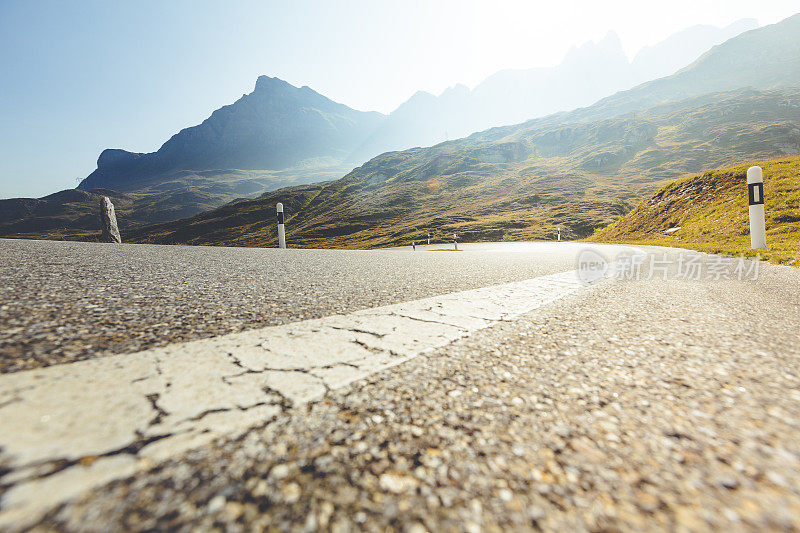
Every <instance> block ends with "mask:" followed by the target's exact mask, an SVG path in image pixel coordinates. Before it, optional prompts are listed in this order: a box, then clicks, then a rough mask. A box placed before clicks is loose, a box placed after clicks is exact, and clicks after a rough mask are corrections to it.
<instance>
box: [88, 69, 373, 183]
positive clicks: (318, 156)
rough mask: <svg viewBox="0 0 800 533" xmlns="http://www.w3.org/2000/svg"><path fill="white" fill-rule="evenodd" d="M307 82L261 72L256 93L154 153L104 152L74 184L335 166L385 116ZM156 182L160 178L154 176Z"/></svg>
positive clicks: (226, 108) (140, 181)
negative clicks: (223, 171) (346, 102)
mask: <svg viewBox="0 0 800 533" xmlns="http://www.w3.org/2000/svg"><path fill="white" fill-rule="evenodd" d="M383 118H384V117H383V115H381V114H379V113H375V112H369V113H366V112H362V111H356V110H354V109H351V108H349V107H347V106H345V105H343V104H339V103H336V102H333V101H332V100H329V99H328V98H326V97H324V96H322V95H321V94H319V93H317V92H315V91H313V90H312V89H310V88H308V87H301V88H297V87H294V86H293V85H290V84H288V83H286V82H285V81H283V80H280V79H278V78H269V77H267V76H261V77H259V78H258V80H257V81H256V86H255V90H254V91H253V92H252V93H250V94H246V95H243V96H242V97H241V98H240V99H239V100H237V101H236V102H234V103H233V104H231V105H227V106H224V107H222V108H220V109H218V110H216V111H214V112H213V113H212V114H211V116H210V117H209V118H207V119H206V120H204V121H203V123H202V124H200V125H198V126H193V127H191V128H186V129H184V130H181V131H180V132H179V133H177V134H175V135H174V136H172V138H170V139H169V140H168V141H167V142H166V143H164V145H163V146H161V148H160V149H159V150H158V151H157V152H154V153H149V154H136V153H131V152H127V151H125V150H118V149H109V150H104V151H103V153H101V154H100V157H99V158H98V160H97V170H95V171H94V172H92V173H91V174H90V175H89V176H88V177H87V178H86V179H84V180H83V181H82V182H81V184H80V185H79V186H78V188H79V189H83V190H88V189H94V188H100V187H103V188H113V189H117V190H121V191H131V190H138V189H140V188H141V187H142V184H143V182H152V181H153V180H154V179H156V178H160V177H163V176H165V175H169V174H170V173H174V172H176V171H187V170H189V171H206V170H212V169H240V170H285V169H290V168H298V167H299V168H301V169H308V168H330V167H339V165H341V163H342V161H343V160H344V159H345V157H346V156H347V155H348V154H350V153H351V152H352V151H353V150H354V149H355V148H356V147H357V146H359V145H360V144H361V143H363V141H364V139H366V137H367V136H368V135H369V134H370V133H371V132H372V131H373V130H374V129H375V127H376V126H377V125H378V123H379V122H381V121H382V120H383ZM156 181H158V180H156Z"/></svg>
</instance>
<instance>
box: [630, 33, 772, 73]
mask: <svg viewBox="0 0 800 533" xmlns="http://www.w3.org/2000/svg"><path fill="white" fill-rule="evenodd" d="M756 28H758V21H756V20H755V19H741V20H738V21H736V22H734V23H733V24H730V25H728V26H725V27H724V28H717V27H715V26H708V25H697V26H692V27H690V28H687V29H685V30H683V31H680V32H678V33H676V34H674V35H672V36H670V37H668V38H667V39H665V40H663V41H661V42H660V43H658V44H656V45H653V46H646V47H644V48H642V49H641V50H640V51H639V52H638V53H637V54H636V57H634V58H633V61H632V62H631V67H632V69H633V71H634V77H635V79H636V83H637V84H639V83H643V82H646V81H649V80H655V79H658V78H661V77H664V76H668V75H670V74H673V73H674V72H677V71H678V70H680V69H682V68H683V67H686V66H687V65H690V64H691V63H693V62H694V61H696V60H697V59H698V58H699V57H700V56H701V55H702V54H704V53H705V52H707V51H708V50H710V49H711V48H712V47H714V46H716V45H718V44H722V43H723V42H725V41H727V40H728V39H732V38H733V37H736V36H737V35H740V34H742V33H744V32H746V31H750V30H754V29H756Z"/></svg>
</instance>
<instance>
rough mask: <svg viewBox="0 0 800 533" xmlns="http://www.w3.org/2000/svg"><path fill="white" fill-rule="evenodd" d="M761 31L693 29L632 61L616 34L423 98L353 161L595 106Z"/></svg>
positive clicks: (743, 24) (398, 113) (743, 26)
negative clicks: (537, 64) (545, 62)
mask: <svg viewBox="0 0 800 533" xmlns="http://www.w3.org/2000/svg"><path fill="white" fill-rule="evenodd" d="M756 27H758V24H757V22H756V21H755V20H753V19H743V20H740V21H738V22H735V23H733V24H731V25H729V26H727V27H725V28H716V27H713V26H693V27H691V28H688V29H686V30H684V31H682V32H679V33H677V34H675V35H673V36H671V37H669V38H668V39H666V40H664V41H662V42H661V43H658V44H656V45H654V46H651V47H647V48H644V49H643V50H641V51H640V52H639V53H638V54H637V55H636V57H635V58H634V59H633V61H629V60H628V58H627V56H626V55H625V52H624V51H623V49H622V43H621V42H620V40H619V37H618V36H617V34H616V33H614V32H609V33H608V35H606V37H605V38H604V39H602V40H601V41H600V42H597V43H594V42H588V43H586V44H584V45H583V46H581V47H577V48H573V49H572V50H570V51H569V53H568V54H567V56H566V57H565V58H564V60H563V61H562V62H561V63H560V64H559V65H558V66H556V67H552V68H534V69H527V70H504V71H501V72H498V73H496V74H494V75H492V76H490V77H489V78H487V79H486V80H485V81H484V82H482V83H481V84H479V85H478V86H477V87H475V88H474V89H473V90H471V91H470V90H469V89H468V88H467V87H466V86H464V85H456V86H455V87H452V88H450V89H448V90H447V91H445V92H444V93H442V94H441V95H440V96H438V97H436V96H434V95H432V94H430V93H425V92H419V93H417V94H415V95H414V96H413V97H412V98H411V99H410V100H408V101H407V102H405V103H404V104H403V105H401V106H400V107H399V108H398V109H397V110H395V111H394V112H393V113H391V114H390V115H389V117H388V119H387V120H386V121H384V122H383V123H382V124H381V125H380V127H379V128H378V130H377V131H376V132H375V133H373V134H372V135H371V136H370V138H369V140H368V141H367V142H366V143H365V144H364V146H362V147H361V149H360V150H359V151H358V152H357V154H356V157H353V159H354V160H357V159H359V158H361V159H369V158H370V157H373V156H375V155H377V154H380V153H383V152H388V151H392V150H400V149H404V148H412V147H415V146H430V145H433V144H437V143H440V142H442V141H445V140H448V139H456V138H459V137H465V136H467V135H469V134H470V133H473V132H476V131H481V130H485V129H486V128H490V127H493V126H503V125H508V124H518V123H520V122H524V121H526V120H529V119H532V118H536V117H540V116H544V115H549V114H551V113H556V112H558V111H569V110H572V109H575V108H578V107H583V106H587V105H590V104H592V103H594V102H596V101H597V100H599V99H600V98H603V97H604V96H608V95H611V94H614V93H615V92H617V91H620V90H623V89H628V88H630V87H633V86H635V85H638V84H640V83H643V82H645V81H649V80H653V79H656V78H660V77H662V76H668V75H670V74H673V73H674V72H675V71H677V70H678V69H680V68H682V67H685V66H687V65H689V64H690V63H691V62H692V61H694V60H695V59H697V58H699V57H700V55H702V54H703V53H704V52H706V51H708V50H709V49H710V48H711V47H712V46H714V45H717V44H720V43H722V42H724V41H726V40H728V39H730V38H731V37H734V36H736V35H739V34H740V33H742V32H744V31H747V30H751V29H754V28H756Z"/></svg>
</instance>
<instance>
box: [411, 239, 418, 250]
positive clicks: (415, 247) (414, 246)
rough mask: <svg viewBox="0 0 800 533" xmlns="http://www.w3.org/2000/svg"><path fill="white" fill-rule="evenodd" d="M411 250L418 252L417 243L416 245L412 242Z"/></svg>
mask: <svg viewBox="0 0 800 533" xmlns="http://www.w3.org/2000/svg"><path fill="white" fill-rule="evenodd" d="M411 249H412V250H416V249H417V243H415V242H414V241H411Z"/></svg>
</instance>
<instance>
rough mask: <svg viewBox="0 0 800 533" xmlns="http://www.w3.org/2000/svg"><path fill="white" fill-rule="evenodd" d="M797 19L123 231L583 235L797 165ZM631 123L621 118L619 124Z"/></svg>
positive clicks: (320, 243) (183, 236)
mask: <svg viewBox="0 0 800 533" xmlns="http://www.w3.org/2000/svg"><path fill="white" fill-rule="evenodd" d="M799 61H800V15H797V16H794V17H790V18H788V19H786V20H784V21H782V22H780V23H778V24H774V25H771V26H766V27H763V28H759V29H757V30H752V31H749V32H746V33H744V34H742V35H739V36H738V37H735V38H733V39H730V40H729V41H727V42H725V43H724V44H722V45H719V46H717V47H715V48H713V49H712V50H711V51H709V52H708V53H706V54H704V55H703V56H702V57H701V58H700V59H698V60H697V61H696V62H694V63H693V64H692V65H690V66H689V67H687V68H686V69H683V70H681V71H680V72H678V73H676V74H674V75H672V76H669V77H667V78H663V79H660V80H656V81H653V82H649V83H645V84H643V85H640V86H638V87H636V88H634V89H631V90H629V91H624V92H622V93H618V94H616V95H614V96H612V97H609V98H606V99H604V100H601V101H600V102H598V103H596V104H594V105H592V106H589V107H587V108H582V109H577V110H574V111H571V112H568V113H557V114H554V115H550V116H547V117H542V118H539V119H535V120H531V121H528V122H525V123H523V124H518V125H513V126H503V127H497V128H491V129H488V130H486V131H482V132H478V133H474V134H472V135H470V136H469V137H466V138H463V139H457V140H454V141H449V142H444V143H440V144H438V145H435V146H432V147H428V148H412V149H408V150H403V151H397V152H388V153H384V154H382V155H380V156H378V157H375V158H373V159H372V160H370V161H368V162H367V163H365V164H363V165H361V166H360V167H358V168H356V169H354V170H353V171H352V172H350V173H349V174H348V175H347V176H345V177H343V178H341V179H339V180H336V181H332V182H330V183H328V184H325V185H324V186H322V187H321V188H320V189H319V190H318V191H315V193H314V194H313V195H304V196H303V198H302V199H297V198H295V195H296V192H295V191H296V190H295V189H294V188H288V189H283V190H279V191H274V192H271V193H268V194H266V195H264V196H262V197H261V198H259V199H256V200H249V201H246V202H241V204H232V205H230V206H227V207H226V209H225V211H224V213H223V212H221V211H219V210H215V211H212V212H209V213H204V214H201V215H198V216H196V217H193V218H190V219H187V220H183V221H178V222H172V223H167V224H162V225H157V226H152V227H149V228H144V229H142V230H140V231H137V232H136V233H135V234H134V235H133V238H134V239H136V240H138V241H139V242H156V243H185V244H228V245H231V244H233V245H249V246H268V245H273V244H274V242H275V227H274V223H273V222H272V221H270V220H265V219H263V218H256V217H254V216H252V214H254V213H263V212H264V211H265V210H267V209H268V208H269V206H271V205H272V206H274V204H275V202H278V201H280V202H288V201H291V202H292V204H293V205H296V206H300V208H299V209H298V210H296V211H292V212H290V213H289V216H290V219H289V220H290V222H289V224H288V225H287V235H288V237H287V238H288V239H289V241H290V242H292V243H293V244H294V245H295V246H309V247H331V246H343V247H361V248H366V247H374V246H386V245H399V244H408V243H410V241H412V240H417V241H419V240H421V239H422V238H423V237H424V236H426V235H427V233H428V232H430V233H432V234H433V235H434V236H436V237H437V238H438V239H442V238H443V237H445V236H447V235H452V234H453V233H458V234H459V235H462V237H463V238H464V239H466V240H500V239H511V240H519V239H531V238H547V237H552V236H553V235H555V231H556V229H557V228H561V230H562V234H564V235H566V236H567V237H583V236H587V235H590V234H591V233H592V231H593V230H594V229H595V228H598V227H602V226H605V225H606V224H608V223H609V222H611V221H613V220H614V219H615V218H616V217H618V216H619V215H622V214H624V213H626V212H627V211H629V210H630V208H631V207H632V206H633V204H634V203H635V202H636V201H638V200H639V199H641V198H643V197H644V196H645V195H648V194H650V193H652V192H653V191H654V190H655V189H656V188H657V187H658V186H660V185H663V184H664V183H666V181H667V180H672V179H675V178H678V177H681V176H684V175H687V174H691V173H697V172H701V171H703V170H706V169H710V168H718V167H722V166H728V165H731V164H735V163H737V162H742V161H748V160H763V159H769V158H773V157H781V156H789V155H796V154H798V153H800V63H798V62H799ZM632 111H635V112H632Z"/></svg>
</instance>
